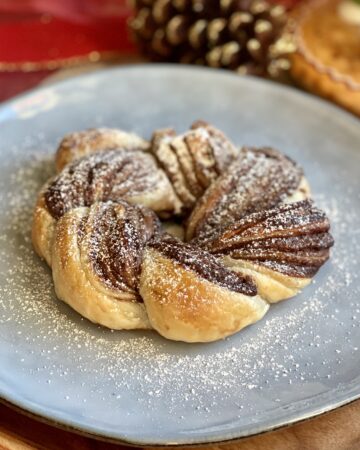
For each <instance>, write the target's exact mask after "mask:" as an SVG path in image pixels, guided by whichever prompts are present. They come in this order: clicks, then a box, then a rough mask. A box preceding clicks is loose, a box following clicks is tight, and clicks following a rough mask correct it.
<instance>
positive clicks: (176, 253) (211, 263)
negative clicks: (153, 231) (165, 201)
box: [148, 234, 257, 296]
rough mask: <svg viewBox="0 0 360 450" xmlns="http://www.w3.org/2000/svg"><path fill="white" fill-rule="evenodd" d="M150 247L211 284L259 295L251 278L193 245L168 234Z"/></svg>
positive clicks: (149, 245) (153, 241)
mask: <svg viewBox="0 0 360 450" xmlns="http://www.w3.org/2000/svg"><path fill="white" fill-rule="evenodd" d="M148 247H149V248H153V249H155V250H157V251H158V252H159V253H161V254H162V255H163V256H164V257H166V258H169V259H171V260H173V261H174V262H175V263H176V264H178V265H179V266H181V267H183V268H184V269H187V270H191V271H193V272H195V273H196V274H197V275H198V276H200V277H201V278H203V279H205V280H207V281H210V282H211V283H215V284H218V285H219V286H221V287H225V288H227V289H229V290H231V291H234V292H238V293H241V294H245V295H250V296H254V295H256V293H257V290H256V286H255V284H254V282H253V280H252V279H251V278H250V277H248V276H246V275H241V274H238V273H235V272H232V271H231V270H229V269H227V268H226V267H225V266H224V265H223V264H222V263H221V262H220V261H219V260H218V259H217V258H215V257H214V256H213V255H211V254H210V253H208V252H207V251H204V250H202V249H201V248H199V247H195V246H194V245H192V244H186V243H184V242H181V241H179V240H178V239H176V238H174V237H172V236H170V235H168V234H163V235H158V236H156V237H155V238H154V239H152V240H151V241H150V242H149V243H148Z"/></svg>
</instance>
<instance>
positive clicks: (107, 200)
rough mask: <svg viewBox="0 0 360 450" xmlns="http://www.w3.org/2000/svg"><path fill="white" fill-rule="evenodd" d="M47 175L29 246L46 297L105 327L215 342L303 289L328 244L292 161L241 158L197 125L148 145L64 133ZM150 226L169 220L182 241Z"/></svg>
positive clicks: (110, 133)
mask: <svg viewBox="0 0 360 450" xmlns="http://www.w3.org/2000/svg"><path fill="white" fill-rule="evenodd" d="M56 168H57V171H58V174H57V175H56V176H55V177H54V178H52V179H50V180H49V181H48V182H47V183H46V185H45V186H44V188H43V189H42V191H41V192H40V194H39V198H38V201H37V204H36V207H35V213H34V221H33V228H32V239H33V244H34V248H35V250H36V252H37V253H38V254H39V255H40V256H41V257H43V258H44V259H45V260H46V261H47V263H48V264H49V265H50V266H51V267H52V273H53V279H54V284H55V291H56V294H57V296H58V298H59V299H61V300H63V301H65V302H66V303H68V304H69V305H70V306H71V307H73V308H74V309H75V310H76V311H78V312H79V313H80V314H81V315H83V316H84V317H86V318H88V319H90V320H91V321H93V322H95V323H99V324H101V325H104V326H106V327H109V328H113V329H137V328H143V329H150V328H153V329H155V330H156V331H158V332H159V333H160V334H161V335H163V336H164V337H166V338H168V339H173V340H180V341H186V342H208V341H214V340H217V339H221V338H224V337H226V336H229V335H231V334H233V333H235V332H237V331H239V330H240V329H242V328H243V327H245V326H247V325H249V324H252V323H254V322H256V321H258V320H259V319H261V318H262V317H263V316H264V315H265V313H266V312H267V310H268V308H269V304H270V303H274V302H278V301H280V300H284V299H287V298H289V297H292V296H294V295H296V294H297V293H298V292H299V291H300V290H301V289H302V288H303V287H305V286H306V285H307V284H309V283H310V281H311V279H312V277H313V276H314V275H315V274H316V272H317V271H318V269H319V268H320V267H321V265H322V264H324V262H325V261H326V260H327V259H328V257H329V248H330V247H331V246H332V245H333V238H332V237H331V235H330V234H329V228H330V225H329V221H328V219H327V217H326V215H325V213H324V212H322V211H320V210H319V209H318V208H316V207H315V206H314V204H313V202H312V201H311V200H310V199H309V196H310V190H309V186H308V183H307V181H306V179H305V177H304V174H303V171H302V169H301V168H300V167H299V166H298V165H297V164H296V163H295V162H294V161H292V160H291V159H290V158H288V157H286V156H285V155H283V154H282V153H280V152H279V151H277V150H274V149H271V148H242V149H240V150H239V149H237V148H236V147H235V146H234V145H233V144H232V143H231V142H230V141H229V140H228V139H227V138H226V137H225V136H224V134H223V133H222V132H221V131H219V130H217V129H216V128H214V127H213V126H211V125H209V124H207V123H205V122H196V123H194V124H193V125H192V127H191V129H190V130H189V131H187V132H186V133H184V134H182V135H176V133H175V132H174V130H171V129H165V130H160V131H155V133H154V134H153V137H152V140H151V142H147V141H145V140H143V139H141V138H140V137H138V136H136V135H134V134H129V133H125V132H123V131H120V130H114V129H105V128H104V129H92V130H87V131H82V132H78V133H73V134H70V135H68V136H66V137H65V138H64V139H63V140H62V142H61V144H60V146H59V148H58V150H57V153H56ZM160 219H162V220H163V223H164V224H166V220H168V219H172V221H173V222H174V221H177V222H178V223H181V224H182V229H183V230H184V232H183V234H184V236H182V239H179V237H175V236H174V235H172V234H170V233H169V232H166V231H165V227H163V226H162V223H161V221H160ZM172 228H174V227H172ZM178 229H181V228H180V227H179V226H178Z"/></svg>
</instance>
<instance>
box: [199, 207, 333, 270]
mask: <svg viewBox="0 0 360 450" xmlns="http://www.w3.org/2000/svg"><path fill="white" fill-rule="evenodd" d="M329 229H330V224H329V220H328V218H327V217H326V215H325V213H324V212H323V211H321V210H319V209H318V208H316V207H315V206H314V205H313V203H312V202H311V201H310V200H305V201H301V202H296V203H290V204H283V205H280V206H278V207H276V208H274V209H270V210H266V211H262V212H259V213H254V214H251V215H248V216H246V217H245V218H243V219H241V220H240V221H238V222H236V223H235V224H233V225H231V226H230V227H228V228H227V229H223V231H220V232H218V233H217V235H216V236H214V237H213V238H212V239H210V240H208V241H206V242H202V244H201V245H202V246H203V247H204V248H205V249H206V250H208V251H209V252H210V253H212V254H214V255H216V256H230V257H231V258H233V259H236V260H245V261H249V262H252V263H255V264H257V265H261V266H264V267H267V268H269V269H272V270H275V271H277V272H280V273H283V274H286V275H289V276H293V277H302V278H310V277H313V276H314V275H315V274H316V272H317V271H318V270H319V268H320V267H321V266H322V264H324V262H325V261H326V260H327V259H328V258H329V249H330V247H331V246H332V245H333V244H334V240H333V238H332V236H331V234H330V233H329Z"/></svg>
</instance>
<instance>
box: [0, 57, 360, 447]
mask: <svg viewBox="0 0 360 450" xmlns="http://www.w3.org/2000/svg"><path fill="white" fill-rule="evenodd" d="M131 62H139V61H136V60H135V61H131ZM101 67H102V64H99V65H96V66H91V67H90V68H89V67H84V68H76V69H73V70H64V71H60V72H57V73H55V74H54V75H52V76H50V77H48V78H46V79H45V83H46V84H47V83H51V82H54V81H58V80H61V79H64V78H67V77H69V76H72V75H77V74H78V73H82V72H84V71H87V70H89V69H90V70H93V69H94V68H96V69H98V68H101ZM39 81H40V80H39ZM219 447H220V445H211V446H207V447H206V448H207V449H209V450H210V449H211V450H215V449H218V448H219ZM125 448H126V447H125V446H122V445H116V444H110V443H105V442H101V441H99V440H95V439H92V438H89V437H85V436H80V435H77V434H75V433H72V432H70V431H65V430H60V429H58V428H56V427H54V426H51V425H48V424H45V423H42V422H40V421H38V420H36V419H34V418H32V417H30V416H29V415H27V414H26V413H25V414H24V413H23V412H22V411H20V410H15V409H13V408H12V407H10V406H9V405H5V404H0V450H34V449H46V450H64V449H66V450H73V449H74V450H75V449H76V450H119V449H122V450H124V449H125ZM221 448H224V449H225V450H235V449H236V450H263V449H269V450H360V400H359V401H357V402H354V403H352V404H350V405H347V406H344V407H342V408H339V409H338V410H336V411H333V412H330V413H328V414H324V415H322V416H320V417H317V418H314V419H311V420H307V421H304V422H302V423H299V424H296V425H293V426H291V427H286V428H283V429H280V430H277V431H274V432H271V433H266V434H262V435H260V436H257V437H253V438H248V439H245V440H242V441H238V442H237V443H229V444H221Z"/></svg>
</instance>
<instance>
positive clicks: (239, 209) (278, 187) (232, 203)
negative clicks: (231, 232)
mask: <svg viewBox="0 0 360 450" xmlns="http://www.w3.org/2000/svg"><path fill="white" fill-rule="evenodd" d="M302 176H303V172H302V169H301V168H300V167H298V166H297V165H296V164H295V163H294V162H293V161H292V160H291V159H289V158H287V157H286V156H284V155H282V154H281V153H280V152H278V151H277V150H274V149H270V148H261V149H253V148H243V149H242V150H241V152H240V154H239V156H238V158H237V159H236V161H235V162H233V163H232V164H231V166H230V167H229V169H228V170H227V171H226V172H225V173H224V175H222V176H220V177H219V178H218V179H217V180H216V181H215V182H214V183H213V184H212V185H211V186H210V187H209V189H208V190H207V191H206V192H205V194H204V196H203V197H202V198H201V199H200V200H199V202H198V204H197V205H196V207H195V209H194V211H193V213H192V215H191V216H190V218H189V222H188V225H189V226H190V229H192V232H191V233H190V236H189V235H188V238H189V237H202V238H203V239H207V238H208V237H209V236H211V235H212V234H213V233H214V231H216V230H218V229H219V228H220V227H224V226H225V227H226V226H230V225H231V224H232V223H234V222H235V221H237V220H239V219H241V218H242V217H245V216H246V215H248V214H251V213H253V212H256V211H261V210H264V209H269V208H272V207H274V206H276V205H277V204H279V203H280V202H281V201H282V200H283V199H284V198H286V197H287V196H289V195H291V194H292V193H293V192H294V191H295V190H296V189H297V188H298V186H299V184H300V181H301V178H302Z"/></svg>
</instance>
